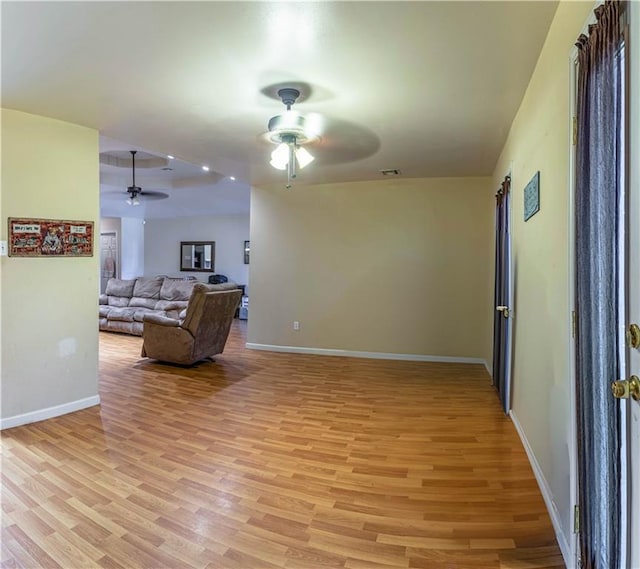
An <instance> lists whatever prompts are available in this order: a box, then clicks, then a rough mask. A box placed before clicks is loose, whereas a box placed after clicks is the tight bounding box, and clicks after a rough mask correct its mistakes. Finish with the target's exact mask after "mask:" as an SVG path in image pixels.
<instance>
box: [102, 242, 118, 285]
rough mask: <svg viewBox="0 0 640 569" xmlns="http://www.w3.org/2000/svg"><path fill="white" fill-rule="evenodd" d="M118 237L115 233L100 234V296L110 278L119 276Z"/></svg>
mask: <svg viewBox="0 0 640 569" xmlns="http://www.w3.org/2000/svg"><path fill="white" fill-rule="evenodd" d="M118 269H119V267H118V236H117V234H116V232H115V231H109V232H105V233H100V294H104V293H105V291H106V290H107V282H108V281H109V279H110V278H115V277H117V276H118V274H119V273H118Z"/></svg>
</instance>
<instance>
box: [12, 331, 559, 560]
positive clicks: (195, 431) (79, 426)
mask: <svg viewBox="0 0 640 569" xmlns="http://www.w3.org/2000/svg"><path fill="white" fill-rule="evenodd" d="M245 327H246V323H245V322H244V321H238V320H236V321H234V325H233V329H232V334H231V337H230V340H229V343H228V345H227V349H226V350H225V353H224V354H223V355H221V356H219V357H218V358H217V361H216V362H215V363H214V362H207V363H201V364H199V365H197V366H196V367H193V368H189V369H184V368H179V367H173V366H169V365H165V364H160V363H157V362H153V361H150V360H146V359H142V358H140V356H139V354H140V345H141V342H142V340H141V339H140V338H137V337H132V336H123V335H117V334H109V333H102V334H101V337H100V360H101V364H100V396H101V400H102V405H101V406H100V407H97V406H96V407H93V408H91V409H86V410H84V411H80V412H77V413H73V414H70V415H66V416H63V417H59V418H56V419H51V420H48V421H43V422H41V423H36V424H32V425H28V426H24V427H18V428H15V429H9V430H5V431H4V432H3V436H2V453H3V456H2V537H3V539H2V547H1V552H2V553H1V562H2V563H1V566H2V567H5V568H9V567H28V568H41V567H42V568H49V567H51V568H57V567H61V568H64V569H75V568H94V567H95V568H100V567H102V568H105V569H121V568H125V569H128V568H136V567H141V568H142V567H144V568H190V567H196V568H201V569H224V568H229V569H262V568H264V569H269V568H286V569H316V568H323V567H333V568H345V569H376V568H383V567H395V568H397V567H405V568H406V567H409V568H420V567H423V568H429V569H445V568H446V569H467V568H468V569H484V568H486V569H489V568H492V569H497V568H503V569H506V568H510V569H525V568H526V569H533V568H542V567H547V568H563V567H564V564H563V562H562V557H561V555H560V551H559V548H558V546H557V543H556V541H555V537H554V533H553V530H552V526H551V522H550V520H549V517H548V515H547V513H546V509H545V506H544V503H543V500H542V497H541V495H540V492H539V489H538V487H537V484H536V481H535V479H534V477H533V473H532V471H531V468H530V466H529V463H528V461H527V457H526V455H525V452H524V450H523V448H522V445H521V443H520V441H519V439H518V437H517V434H516V432H515V429H514V427H513V425H512V424H511V422H510V421H509V420H508V419H507V418H505V417H504V415H503V414H502V412H501V410H500V406H499V403H498V399H497V397H496V395H495V393H494V391H493V389H492V387H491V386H490V383H489V378H488V375H487V373H486V371H485V370H484V368H483V367H482V366H477V365H458V364H431V363H419V362H401V361H381V360H367V359H352V358H339V357H324V356H311V355H308V356H307V355H293V354H279V353H268V352H257V351H250V350H246V349H245V348H244V342H245Z"/></svg>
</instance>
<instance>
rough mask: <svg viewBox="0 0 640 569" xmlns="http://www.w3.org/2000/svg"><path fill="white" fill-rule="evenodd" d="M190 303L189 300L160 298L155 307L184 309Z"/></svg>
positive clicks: (157, 308)
mask: <svg viewBox="0 0 640 569" xmlns="http://www.w3.org/2000/svg"><path fill="white" fill-rule="evenodd" d="M188 304H189V301H188V300H159V301H158V302H156V305H155V307H154V308H155V309H156V310H182V309H183V308H186V307H187V305H188Z"/></svg>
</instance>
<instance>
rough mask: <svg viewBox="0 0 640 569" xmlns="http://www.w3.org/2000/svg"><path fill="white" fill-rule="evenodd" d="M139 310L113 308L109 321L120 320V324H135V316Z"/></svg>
mask: <svg viewBox="0 0 640 569" xmlns="http://www.w3.org/2000/svg"><path fill="white" fill-rule="evenodd" d="M136 310H140V309H139V308H138V309H136V308H112V309H111V310H110V311H109V316H108V320H118V321H120V322H133V315H134V314H135V313H136Z"/></svg>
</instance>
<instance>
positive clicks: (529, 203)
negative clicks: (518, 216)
mask: <svg viewBox="0 0 640 569" xmlns="http://www.w3.org/2000/svg"><path fill="white" fill-rule="evenodd" d="M539 211H540V171H538V172H536V173H535V175H534V176H533V178H531V180H530V181H529V183H528V184H527V185H526V186H525V188H524V220H525V221H528V220H529V219H530V218H531V217H532V216H533V215H535V214H536V213H538V212H539Z"/></svg>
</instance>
